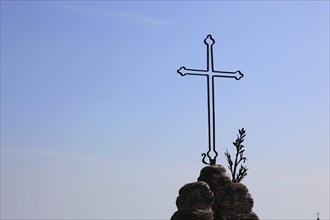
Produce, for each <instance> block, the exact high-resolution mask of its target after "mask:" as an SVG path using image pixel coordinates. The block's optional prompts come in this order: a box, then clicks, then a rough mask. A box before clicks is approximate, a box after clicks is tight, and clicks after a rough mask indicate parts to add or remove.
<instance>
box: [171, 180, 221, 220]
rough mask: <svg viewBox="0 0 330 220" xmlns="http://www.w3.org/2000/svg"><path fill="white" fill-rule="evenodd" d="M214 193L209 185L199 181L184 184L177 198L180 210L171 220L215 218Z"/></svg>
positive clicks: (211, 219)
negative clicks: (213, 209) (213, 207)
mask: <svg viewBox="0 0 330 220" xmlns="http://www.w3.org/2000/svg"><path fill="white" fill-rule="evenodd" d="M213 204H214V195H213V192H212V191H211V189H210V187H209V185H207V184H206V183H205V182H202V181H198V182H194V183H189V184H186V185H184V186H183V187H182V188H181V189H180V190H179V196H178V197H177V199H176V206H177V207H178V211H177V212H175V213H174V214H173V216H172V217H171V220H213V211H212V205H213Z"/></svg>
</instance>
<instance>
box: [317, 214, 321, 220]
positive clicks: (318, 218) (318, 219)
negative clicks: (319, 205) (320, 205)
mask: <svg viewBox="0 0 330 220" xmlns="http://www.w3.org/2000/svg"><path fill="white" fill-rule="evenodd" d="M316 215H317V220H320V215H321V214H320V212H317V213H316Z"/></svg>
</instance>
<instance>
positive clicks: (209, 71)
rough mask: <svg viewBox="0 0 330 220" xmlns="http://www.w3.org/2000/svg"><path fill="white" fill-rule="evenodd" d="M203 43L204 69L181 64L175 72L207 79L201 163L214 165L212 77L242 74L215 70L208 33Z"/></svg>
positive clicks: (230, 76) (229, 76) (237, 78)
mask: <svg viewBox="0 0 330 220" xmlns="http://www.w3.org/2000/svg"><path fill="white" fill-rule="evenodd" d="M204 43H205V44H206V45H207V55H206V60H207V63H206V70H199V69H188V68H186V67H184V66H182V67H181V68H180V69H178V70H177V72H178V73H179V74H180V75H181V76H185V75H194V76H204V77H206V79H207V106H208V142H209V143H208V145H209V146H208V151H207V153H206V154H205V153H203V154H202V156H203V159H202V161H203V163H204V164H209V165H214V164H215V163H216V157H217V156H218V152H217V151H216V149H215V98H214V79H215V77H225V78H234V79H236V80H240V79H241V78H242V77H243V76H244V75H243V74H242V73H241V72H240V71H236V72H227V71H216V70H214V65H213V44H214V43H215V41H214V39H213V38H212V36H211V35H210V34H209V35H207V37H206V38H205V39H204ZM206 156H207V157H208V158H209V163H207V162H206V161H205V159H206Z"/></svg>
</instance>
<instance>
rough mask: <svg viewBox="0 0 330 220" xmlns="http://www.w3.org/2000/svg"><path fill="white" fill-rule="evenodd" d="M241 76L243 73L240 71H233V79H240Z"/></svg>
mask: <svg viewBox="0 0 330 220" xmlns="http://www.w3.org/2000/svg"><path fill="white" fill-rule="evenodd" d="M243 76H244V74H243V73H241V71H239V70H238V71H236V72H235V79H236V80H240V79H241V78H243Z"/></svg>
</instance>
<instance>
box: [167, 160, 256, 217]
mask: <svg viewBox="0 0 330 220" xmlns="http://www.w3.org/2000/svg"><path fill="white" fill-rule="evenodd" d="M176 206H177V207H178V211H176V212H175V213H174V214H173V216H172V217H171V220H259V218H258V216H257V215H256V214H255V213H254V212H253V211H252V208H253V199H252V196H251V194H250V193H249V191H248V189H247V187H246V186H245V185H244V184H242V183H234V182H231V180H230V177H229V176H228V174H227V172H226V169H225V168H224V167H223V166H221V165H212V166H207V167H204V168H203V169H202V170H201V172H200V176H199V177H198V181H197V182H194V183H189V184H186V185H184V186H183V187H182V188H181V189H180V190H179V196H178V197H177V200H176Z"/></svg>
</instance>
